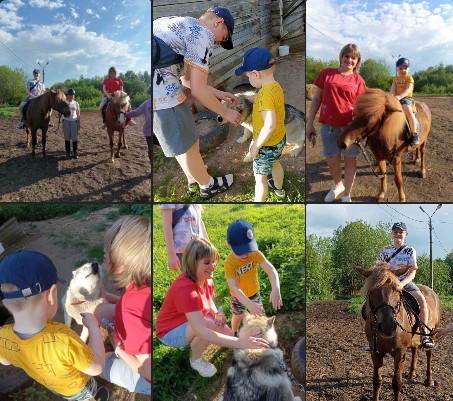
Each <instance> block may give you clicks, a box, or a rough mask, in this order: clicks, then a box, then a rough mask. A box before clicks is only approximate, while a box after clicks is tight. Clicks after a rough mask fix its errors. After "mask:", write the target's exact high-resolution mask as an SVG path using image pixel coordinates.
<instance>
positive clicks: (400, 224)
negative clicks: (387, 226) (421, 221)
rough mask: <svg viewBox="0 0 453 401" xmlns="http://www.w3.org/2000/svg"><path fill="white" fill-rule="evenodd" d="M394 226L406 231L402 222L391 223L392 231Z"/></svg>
mask: <svg viewBox="0 0 453 401" xmlns="http://www.w3.org/2000/svg"><path fill="white" fill-rule="evenodd" d="M396 228H399V229H400V230H403V231H406V232H407V228H406V224H404V223H403V222H398V223H395V224H393V226H392V231H393V230H395V229H396Z"/></svg>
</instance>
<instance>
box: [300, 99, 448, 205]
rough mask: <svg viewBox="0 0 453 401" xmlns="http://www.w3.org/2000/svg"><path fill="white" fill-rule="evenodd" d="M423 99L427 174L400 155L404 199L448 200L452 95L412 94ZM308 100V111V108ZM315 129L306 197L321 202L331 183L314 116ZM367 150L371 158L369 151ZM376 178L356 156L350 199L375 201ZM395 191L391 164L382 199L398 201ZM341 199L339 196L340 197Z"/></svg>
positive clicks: (377, 186) (423, 200) (310, 151)
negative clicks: (427, 113)
mask: <svg viewBox="0 0 453 401" xmlns="http://www.w3.org/2000/svg"><path fill="white" fill-rule="evenodd" d="M415 99H416V100H418V101H423V102H425V103H426V104H427V105H428V107H429V108H430V109H431V113H432V126H431V131H430V134H429V136H428V141H427V144H426V149H427V150H426V169H427V173H426V178H425V179H422V178H420V176H419V171H420V167H419V166H418V165H414V162H413V160H412V159H411V158H410V157H409V154H406V155H405V156H403V188H404V192H405V193H406V201H407V202H451V200H452V199H453V187H452V186H451V183H452V181H453V170H452V168H451V166H452V165H453V153H452V152H451V149H453V99H452V98H441V97H423V98H415ZM310 104H311V102H310V101H307V111H308V110H309V108H310ZM315 121H316V125H315V129H316V131H317V133H318V143H317V144H316V146H315V147H314V148H312V147H311V145H309V146H308V148H307V155H306V157H307V164H306V173H307V176H306V184H307V188H306V191H307V201H308V202H316V203H317V202H323V201H324V196H325V195H326V193H327V192H328V191H329V189H330V187H331V185H332V179H331V177H330V174H329V171H328V168H327V162H326V161H325V158H324V157H323V156H322V143H321V139H320V126H319V123H317V121H318V117H317V118H316V120H315ZM366 149H367V153H368V154H369V156H370V158H371V159H372V160H373V158H372V156H373V155H372V153H371V151H370V150H369V148H366ZM379 185H380V182H379V178H377V177H376V176H375V175H374V174H373V172H372V171H371V169H370V166H369V164H368V162H367V161H366V160H365V158H364V156H363V154H360V155H359V157H358V158H357V175H356V179H355V182H354V187H353V189H352V192H351V197H352V201H353V202H376V201H377V196H378V192H379ZM398 201H399V200H398V191H397V188H396V185H395V182H394V175H393V168H392V167H390V168H389V174H388V177H387V194H386V198H385V202H398ZM340 202H341V199H340Z"/></svg>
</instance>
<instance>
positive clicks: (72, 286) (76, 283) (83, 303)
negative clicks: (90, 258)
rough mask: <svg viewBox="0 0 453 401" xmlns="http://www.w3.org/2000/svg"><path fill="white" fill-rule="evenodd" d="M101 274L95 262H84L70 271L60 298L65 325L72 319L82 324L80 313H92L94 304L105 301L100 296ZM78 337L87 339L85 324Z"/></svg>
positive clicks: (69, 324) (100, 269)
mask: <svg viewBox="0 0 453 401" xmlns="http://www.w3.org/2000/svg"><path fill="white" fill-rule="evenodd" d="M102 276H103V274H102V268H101V266H99V265H98V264H97V263H85V264H84V265H82V266H80V267H79V268H78V269H76V270H74V271H73V272H72V279H71V281H70V283H69V285H68V290H67V291H66V294H65V295H64V297H63V299H62V303H63V309H64V323H65V325H66V326H69V327H71V323H72V319H74V320H75V321H76V322H77V323H78V324H82V316H80V313H84V312H89V313H94V310H95V309H96V306H98V305H100V304H102V303H106V302H107V301H106V300H105V299H104V298H101V286H102ZM80 338H81V339H82V341H84V342H86V340H87V339H88V329H87V328H86V327H85V326H83V329H82V333H81V334H80Z"/></svg>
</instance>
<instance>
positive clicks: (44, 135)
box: [41, 128, 47, 159]
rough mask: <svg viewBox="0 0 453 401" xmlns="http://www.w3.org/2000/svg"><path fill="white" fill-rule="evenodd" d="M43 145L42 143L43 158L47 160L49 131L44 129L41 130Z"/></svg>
mask: <svg viewBox="0 0 453 401" xmlns="http://www.w3.org/2000/svg"><path fill="white" fill-rule="evenodd" d="M41 133H42V135H41V143H42V157H43V159H45V158H46V157H47V155H46V142H47V129H46V128H43V129H41Z"/></svg>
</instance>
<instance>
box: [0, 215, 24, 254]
mask: <svg viewBox="0 0 453 401" xmlns="http://www.w3.org/2000/svg"><path fill="white" fill-rule="evenodd" d="M24 235H25V232H24V230H23V228H22V226H21V225H20V223H19V222H18V221H17V219H16V218H15V217H11V218H10V219H9V220H8V221H7V222H6V223H4V224H3V225H2V226H0V242H1V243H2V244H3V246H4V247H5V248H6V247H8V246H11V245H13V244H14V243H16V242H17V241H19V240H20V239H21V238H22V237H23V236H24Z"/></svg>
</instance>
